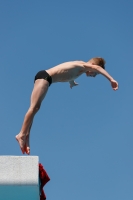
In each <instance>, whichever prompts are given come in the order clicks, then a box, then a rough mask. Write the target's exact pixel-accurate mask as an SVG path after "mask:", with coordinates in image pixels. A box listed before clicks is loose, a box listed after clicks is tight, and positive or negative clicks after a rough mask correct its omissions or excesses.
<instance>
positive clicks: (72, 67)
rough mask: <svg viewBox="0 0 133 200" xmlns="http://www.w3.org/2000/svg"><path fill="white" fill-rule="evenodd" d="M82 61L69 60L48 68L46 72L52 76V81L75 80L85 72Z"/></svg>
mask: <svg viewBox="0 0 133 200" xmlns="http://www.w3.org/2000/svg"><path fill="white" fill-rule="evenodd" d="M84 63H85V62H83V61H70V62H65V63H62V64H60V65H57V66H55V67H53V68H50V69H48V70H46V71H47V73H48V74H49V75H50V76H51V77H52V83H55V82H68V81H71V80H75V79H76V78H77V77H79V76H80V75H81V74H83V73H85V72H86V69H85V67H84V66H83V64H84Z"/></svg>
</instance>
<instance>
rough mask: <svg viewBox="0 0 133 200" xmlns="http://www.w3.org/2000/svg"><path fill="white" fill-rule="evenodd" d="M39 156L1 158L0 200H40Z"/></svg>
mask: <svg viewBox="0 0 133 200" xmlns="http://www.w3.org/2000/svg"><path fill="white" fill-rule="evenodd" d="M38 164H39V159H38V156H0V200H9V199H10V200H18V199H19V200H21V199H25V200H29V199H32V200H39V167H38Z"/></svg>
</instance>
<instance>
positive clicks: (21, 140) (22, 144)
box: [16, 134, 27, 154]
mask: <svg viewBox="0 0 133 200" xmlns="http://www.w3.org/2000/svg"><path fill="white" fill-rule="evenodd" d="M16 140H17V141H18V143H19V146H20V149H21V151H22V153H23V154H24V153H25V152H26V136H21V134H18V135H16ZM26 153H27V152H26Z"/></svg>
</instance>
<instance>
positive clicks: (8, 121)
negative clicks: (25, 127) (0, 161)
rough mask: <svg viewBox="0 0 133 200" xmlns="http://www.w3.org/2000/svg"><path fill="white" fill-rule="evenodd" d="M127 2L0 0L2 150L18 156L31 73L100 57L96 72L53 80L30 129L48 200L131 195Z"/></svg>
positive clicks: (131, 45) (119, 199)
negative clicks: (101, 66) (102, 64)
mask: <svg viewBox="0 0 133 200" xmlns="http://www.w3.org/2000/svg"><path fill="white" fill-rule="evenodd" d="M132 19H133V1H131V0H117V1H115V0H112V1H108V0H100V1H99V0H93V1H92V0H90V1H87V0H67V1H66V0H64V1H61V0H56V1H55V0H51V1H50V0H49V1H45V0H39V1H35V0H28V1H27V0H23V1H20V0H12V1H10V0H0V93H1V95H0V96H1V98H0V124H1V134H0V154H1V155H16V156H21V155H22V153H21V151H20V148H19V145H18V143H17V142H16V140H15V135H16V134H18V133H19V131H20V129H21V126H22V123H23V119H24V116H25V114H26V112H27V110H28V108H29V105H30V95H31V92H32V89H33V84H34V76H35V75H36V73H37V72H38V71H40V70H42V69H44V70H46V69H48V68H51V67H53V66H55V65H57V64H60V63H62V62H66V61H73V60H83V61H85V62H86V61H88V60H89V59H91V58H92V57H96V56H99V57H103V58H104V59H105V60H106V70H107V72H108V73H109V74H110V75H111V76H112V77H113V78H114V79H115V80H116V81H118V83H119V90H117V91H113V90H112V88H111V85H110V82H109V81H108V80H107V79H106V78H105V77H103V76H102V75H98V76H97V77H96V78H88V77H86V76H85V75H82V76H81V77H79V78H78V79H77V80H76V82H78V83H79V85H78V86H77V87H74V88H73V89H70V87H69V84H68V83H55V84H52V85H51V86H50V88H49V90H48V93H47V95H46V98H45V99H44V101H43V103H42V106H41V109H40V110H39V112H38V113H37V115H36V116H35V119H34V124H33V126H32V130H31V136H30V147H31V156H39V161H40V163H42V165H43V166H44V168H45V170H46V171H47V173H48V175H49V176H50V179H51V180H50V182H48V183H47V185H46V186H45V188H44V189H45V192H46V196H47V200H53V199H55V200H68V199H69V200H71V199H76V200H81V199H86V200H87V199H90V200H132V199H133V190H132V185H133V170H132V169H133V123H132V120H133V105H132V103H133V92H132V91H133V78H132V76H133V64H132V59H133V37H132V36H133V25H132Z"/></svg>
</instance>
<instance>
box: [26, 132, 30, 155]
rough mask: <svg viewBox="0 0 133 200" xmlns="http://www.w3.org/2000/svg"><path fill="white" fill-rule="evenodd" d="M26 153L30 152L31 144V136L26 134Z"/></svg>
mask: <svg viewBox="0 0 133 200" xmlns="http://www.w3.org/2000/svg"><path fill="white" fill-rule="evenodd" d="M25 151H26V153H27V154H28V155H29V154H30V144H29V136H26V147H25Z"/></svg>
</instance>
